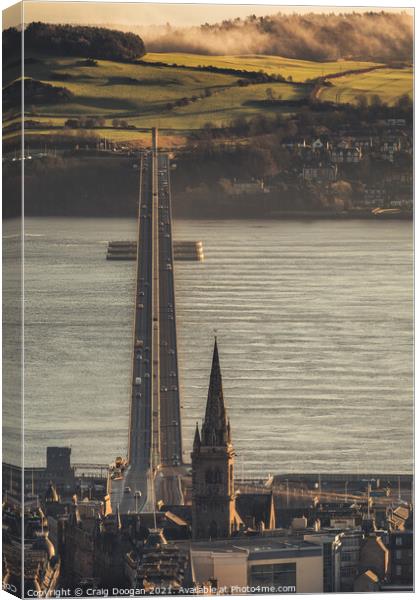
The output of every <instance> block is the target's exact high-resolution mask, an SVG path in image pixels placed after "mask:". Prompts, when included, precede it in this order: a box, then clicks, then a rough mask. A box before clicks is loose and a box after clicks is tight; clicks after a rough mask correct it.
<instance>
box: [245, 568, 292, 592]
mask: <svg viewBox="0 0 420 600" xmlns="http://www.w3.org/2000/svg"><path fill="white" fill-rule="evenodd" d="M250 585H251V587H255V586H259V585H260V586H263V585H264V586H276V587H280V586H295V587H296V563H277V564H270V565H253V566H252V567H251V582H250Z"/></svg>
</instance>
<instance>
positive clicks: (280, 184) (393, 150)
mask: <svg viewBox="0 0 420 600" xmlns="http://www.w3.org/2000/svg"><path fill="white" fill-rule="evenodd" d="M281 147H282V148H284V149H285V150H287V151H288V152H289V154H290V167H289V168H288V169H287V170H285V171H283V172H281V173H280V174H279V175H277V176H272V177H267V178H266V179H263V178H254V179H252V180H240V179H237V178H235V179H233V180H224V181H223V182H222V185H223V189H224V191H225V192H226V194H227V195H228V196H232V197H242V196H246V195H253V196H255V195H258V194H270V195H275V194H276V193H278V192H281V191H282V190H283V189H284V185H285V183H290V184H292V183H295V184H300V185H302V186H304V187H306V188H307V189H308V190H312V191H313V193H314V194H315V195H317V194H318V195H319V196H320V197H322V198H323V199H324V200H325V201H326V202H325V204H326V205H328V204H329V202H328V200H329V199H331V198H332V197H334V196H335V195H337V191H338V193H339V194H341V196H342V197H343V198H344V200H345V201H344V204H343V206H342V207H341V208H346V209H353V210H355V211H357V210H359V211H366V210H369V211H371V210H372V209H401V210H403V211H412V209H413V169H412V160H413V137H412V131H411V128H407V127H406V122H405V119H387V120H386V122H384V124H383V127H382V128H381V129H378V128H371V129H369V128H363V129H360V130H355V129H354V128H350V127H349V128H347V129H341V130H339V131H338V132H337V133H336V134H334V135H333V134H331V133H329V134H321V135H320V136H319V137H311V136H307V137H302V136H299V137H290V138H286V139H283V140H282V142H281ZM340 182H341V184H342V186H341V189H338V183H340Z"/></svg>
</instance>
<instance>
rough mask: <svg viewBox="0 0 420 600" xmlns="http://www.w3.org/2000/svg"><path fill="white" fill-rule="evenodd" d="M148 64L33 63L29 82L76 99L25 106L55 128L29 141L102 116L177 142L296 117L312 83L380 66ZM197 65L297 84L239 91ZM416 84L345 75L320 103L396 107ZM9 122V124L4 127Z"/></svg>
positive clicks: (400, 73) (392, 76) (378, 73)
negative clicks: (208, 130) (214, 129)
mask: <svg viewBox="0 0 420 600" xmlns="http://www.w3.org/2000/svg"><path fill="white" fill-rule="evenodd" d="M144 60H145V61H146V63H147V64H131V63H120V62H115V61H104V60H100V61H98V62H97V66H84V65H81V64H80V63H81V62H83V60H82V59H77V58H73V57H72V58H68V57H67V58H56V57H50V56H37V57H31V58H30V60H29V61H27V64H26V65H25V76H26V77H32V78H33V79H36V80H39V81H42V82H44V83H48V84H51V85H53V86H58V87H65V88H67V89H68V90H69V91H70V92H72V94H73V97H72V98H71V100H70V101H68V102H60V103H55V104H51V103H44V104H41V105H39V104H36V105H33V106H31V105H30V103H27V105H26V118H27V119H32V120H35V121H41V122H42V123H45V125H46V126H51V125H52V126H54V129H47V128H45V129H42V131H39V130H37V131H29V130H28V135H31V136H35V135H37V134H39V135H51V134H57V133H59V131H60V129H59V128H60V127H61V128H62V127H63V125H64V123H65V121H66V120H67V119H68V118H72V117H73V118H74V117H86V116H97V117H99V116H100V117H103V118H105V124H106V126H107V127H110V126H111V124H112V120H113V119H114V118H117V117H118V118H123V119H124V120H125V121H127V123H128V125H131V126H132V125H134V126H136V127H139V128H150V127H152V126H157V127H160V128H162V129H166V130H168V133H170V130H174V131H173V132H174V135H177V136H178V138H179V139H181V138H182V137H184V136H185V135H187V134H188V133H189V132H191V131H192V130H196V129H200V128H203V126H204V125H205V124H206V123H209V122H211V123H212V124H214V125H216V126H220V125H228V124H229V123H231V122H232V121H233V120H234V119H236V118H238V117H244V118H251V117H253V116H256V115H258V114H264V115H265V116H268V117H270V116H273V115H276V114H278V113H283V114H290V113H291V112H293V111H294V110H295V109H294V108H293V107H291V106H290V105H288V102H289V101H295V100H299V99H302V98H304V97H307V96H308V95H309V93H310V92H311V89H312V86H311V85H310V84H304V83H303V82H305V81H307V80H308V79H313V78H316V77H319V76H322V75H324V76H325V75H327V74H331V73H339V72H343V71H347V70H349V69H360V68H366V67H370V66H375V64H374V63H363V62H355V61H338V62H324V63H318V62H310V61H303V60H291V59H285V58H281V57H276V56H258V55H246V56H203V55H194V54H147V55H146V56H145V57H144ZM157 61H161V62H165V63H168V64H171V65H174V64H175V63H176V64H178V65H185V66H186V67H187V68H183V67H180V66H178V67H177V66H168V67H165V66H159V65H156V64H154V63H155V62H157ZM199 65H214V66H216V67H227V68H234V69H239V70H248V71H260V70H261V71H264V72H265V73H268V74H277V75H278V74H281V75H283V76H284V77H286V78H287V77H289V76H291V77H292V78H293V83H277V82H275V83H259V84H257V83H251V84H250V85H247V86H246V87H240V86H239V85H238V80H239V79H241V76H240V75H237V74H235V75H232V74H222V73H212V72H206V71H198V70H196V69H194V68H193V67H197V66H199ZM188 67H191V68H188ZM18 76H19V73H18V72H17V71H16V67H14V68H9V69H5V71H4V79H3V81H4V84H5V85H7V83H10V82H11V81H13V80H14V79H16V78H17V77H18ZM412 78H413V72H412V69H409V68H405V69H388V68H387V69H379V70H375V71H372V72H369V73H364V74H353V75H347V76H343V77H340V78H335V79H332V80H331V83H332V84H333V86H332V87H329V88H327V87H326V88H323V89H322V90H321V91H320V93H319V96H318V97H319V99H320V100H330V101H336V100H337V99H338V101H339V102H353V101H354V99H355V97H357V95H358V94H360V93H364V94H367V95H372V94H378V95H379V96H380V97H381V98H382V100H384V101H386V102H389V103H393V102H395V99H396V98H397V97H398V96H401V95H402V94H403V93H406V92H408V93H410V94H411V93H412ZM268 90H270V92H268ZM337 94H338V95H337ZM182 98H184V99H185V98H186V99H188V102H187V103H186V105H184V106H174V103H175V102H176V101H180V100H181V99H182ZM192 99H194V100H192ZM168 104H170V105H171V106H168ZM6 119H7V114H6ZM11 122H12V121H4V125H6V124H10V123H11ZM56 128H57V129H56ZM95 132H97V133H98V135H101V136H104V137H107V138H109V139H110V138H112V139H115V140H118V141H133V140H136V139H139V132H135V131H130V130H127V129H125V130H124V129H104V130H96V129H95ZM7 135H8V136H9V133H8V134H7ZM10 135H12V133H11V132H10ZM140 137H141V136H140Z"/></svg>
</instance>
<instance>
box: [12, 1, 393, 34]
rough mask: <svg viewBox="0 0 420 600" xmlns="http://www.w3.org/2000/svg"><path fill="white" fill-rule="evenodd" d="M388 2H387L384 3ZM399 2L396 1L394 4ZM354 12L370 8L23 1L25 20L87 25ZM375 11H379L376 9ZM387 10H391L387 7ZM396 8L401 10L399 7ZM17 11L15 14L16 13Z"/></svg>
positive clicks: (183, 22)
mask: <svg viewBox="0 0 420 600" xmlns="http://www.w3.org/2000/svg"><path fill="white" fill-rule="evenodd" d="M383 4H384V5H386V4H387V3H386V2H383ZM395 4H397V2H395V3H394V5H395ZM334 10H335V11H337V12H346V11H347V10H348V11H349V12H352V11H354V10H360V11H364V10H370V9H369V8H368V7H360V8H355V7H352V6H349V7H347V9H346V7H345V6H339V7H336V8H335V9H334V7H332V6H328V7H327V6H324V7H316V6H290V5H289V6H287V5H286V6H285V5H280V3H279V4H278V5H277V6H275V5H264V4H261V3H260V2H257V3H255V4H251V3H250V4H246V5H240V4H230V5H229V4H224V5H223V4H164V3H162V4H157V3H134V2H109V3H108V2H36V1H26V2H25V3H24V20H25V23H30V22H31V21H45V22H49V23H80V24H86V25H101V24H107V25H112V24H121V25H126V26H127V25H130V24H131V25H162V24H165V23H167V22H169V23H170V24H171V25H173V26H178V27H189V26H193V25H200V24H202V23H206V22H207V23H217V22H218V21H222V20H223V19H230V18H235V17H246V16H248V15H250V14H255V15H257V16H263V15H268V14H273V13H277V12H279V11H281V12H284V13H286V12H289V13H290V12H299V13H303V12H314V11H316V12H333V11H334ZM373 10H380V9H379V8H373ZM386 10H390V8H389V7H386ZM397 10H401V8H398V9H397ZM15 14H16V13H15ZM15 18H16V17H15V16H14V15H12V14H11V13H10V15H8V14H7V13H6V14H5V13H3V28H6V27H10V26H11V25H15V23H12V22H11V20H12V19H15Z"/></svg>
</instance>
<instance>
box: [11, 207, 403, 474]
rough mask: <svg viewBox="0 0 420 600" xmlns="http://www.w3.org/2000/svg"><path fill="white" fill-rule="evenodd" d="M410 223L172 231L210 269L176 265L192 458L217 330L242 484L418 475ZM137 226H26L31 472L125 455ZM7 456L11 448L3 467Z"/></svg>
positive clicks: (184, 226)
mask: <svg viewBox="0 0 420 600" xmlns="http://www.w3.org/2000/svg"><path fill="white" fill-rule="evenodd" d="M411 228H412V226H411V223H408V222H399V221H379V222H378V221H356V220H349V221H328V220H319V221H301V222H300V221H287V222H282V221H281V220H271V221H268V220H264V221H263V220H262V221H256V220H252V221H239V220H234V221H211V220H205V221H180V220H178V221H175V223H174V237H175V239H178V240H184V239H185V240H186V239H189V240H202V242H203V245H204V252H205V261H204V262H202V263H187V262H185V263H176V267H175V274H176V306H177V323H178V337H179V363H180V375H181V389H182V399H183V400H182V404H183V416H182V419H183V423H182V427H183V435H184V451H185V454H184V458H185V459H188V458H189V452H190V450H191V444H192V439H193V431H194V427H195V422H196V421H199V422H200V421H201V418H202V417H203V415H204V408H205V402H206V395H207V385H208V377H209V372H210V366H211V354H212V346H213V336H214V333H215V332H217V337H218V341H219V353H220V360H221V367H222V375H223V385H224V394H225V402H226V405H227V409H228V413H229V416H230V419H231V424H232V432H233V440H234V445H235V449H236V452H237V469H238V470H239V474H241V472H243V473H244V474H245V475H257V474H261V475H266V474H267V473H269V472H274V473H280V472H292V471H314V472H316V471H323V472H328V471H337V472H339V471H342V472H343V471H354V472H358V471H360V472H363V471H364V472H366V471H376V472H386V471H388V472H390V471H400V472H408V471H410V470H411V468H412V414H413V398H412V394H413V390H412V343H413V336H412V308H413V307H412V292H413V290H412V283H413V282H412V229H411ZM135 234H136V223H135V221H134V220H130V219H69V218H67V219H61V218H50V219H45V218H42V219H35V218H31V219H27V220H26V240H25V288H26V296H25V318H26V330H25V343H26V355H25V365H26V368H25V390H26V401H25V435H26V446H25V455H26V464H33V465H41V464H43V463H44V461H45V448H46V446H47V445H70V446H71V447H72V459H73V461H74V462H100V463H107V462H109V461H111V460H112V459H113V457H115V456H116V455H117V454H120V453H123V452H125V451H126V444H127V425H128V411H129V398H130V378H131V373H130V355H131V344H132V330H131V328H132V317H133V299H134V276H135V270H134V263H132V262H112V261H106V260H105V254H106V245H107V241H108V240H111V239H114V240H116V239H135ZM10 458H11V457H8V456H7V447H6V454H5V460H9V459H10Z"/></svg>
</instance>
